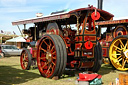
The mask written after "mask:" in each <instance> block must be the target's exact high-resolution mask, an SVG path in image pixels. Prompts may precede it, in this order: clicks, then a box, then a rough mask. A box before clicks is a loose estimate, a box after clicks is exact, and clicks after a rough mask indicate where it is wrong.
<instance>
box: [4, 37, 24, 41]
mask: <svg viewBox="0 0 128 85" xmlns="http://www.w3.org/2000/svg"><path fill="white" fill-rule="evenodd" d="M6 42H26V40H25V39H24V38H23V37H16V38H12V39H9V40H6Z"/></svg>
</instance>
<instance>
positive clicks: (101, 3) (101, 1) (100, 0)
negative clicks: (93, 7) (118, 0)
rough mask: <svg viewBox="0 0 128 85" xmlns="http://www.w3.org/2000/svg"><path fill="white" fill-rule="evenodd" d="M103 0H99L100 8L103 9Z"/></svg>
mask: <svg viewBox="0 0 128 85" xmlns="http://www.w3.org/2000/svg"><path fill="white" fill-rule="evenodd" d="M102 6H103V0H98V9H102Z"/></svg>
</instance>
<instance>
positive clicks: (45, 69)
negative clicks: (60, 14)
mask: <svg viewBox="0 0 128 85" xmlns="http://www.w3.org/2000/svg"><path fill="white" fill-rule="evenodd" d="M44 45H45V46H44ZM38 53H39V54H38V56H39V57H37V60H38V62H39V64H38V67H39V70H40V71H41V73H42V75H43V76H44V77H47V78H49V77H50V76H51V75H52V74H53V73H54V70H55V67H56V60H57V57H56V49H55V45H54V42H53V41H52V39H51V38H50V37H45V38H44V39H43V40H42V42H41V43H40V44H39V51H38Z"/></svg>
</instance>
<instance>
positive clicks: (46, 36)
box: [12, 6, 113, 78]
mask: <svg viewBox="0 0 128 85" xmlns="http://www.w3.org/2000/svg"><path fill="white" fill-rule="evenodd" d="M112 18H113V15H112V14H110V13H108V12H106V11H103V10H100V9H96V8H95V7H93V6H89V7H88V8H80V9H76V10H72V11H68V12H65V10H64V11H63V12H61V13H59V12H53V13H52V14H51V15H49V16H43V17H37V18H33V19H26V20H19V21H15V22H12V24H13V25H17V26H18V25H20V24H23V25H24V30H23V34H28V35H29V36H28V38H26V41H27V42H26V45H25V46H26V48H24V49H23V51H22V54H21V57H20V62H21V67H22V69H24V70H25V69H30V66H31V64H32V62H33V61H34V60H35V59H36V60H37V65H38V69H39V71H40V74H41V75H42V76H43V77H46V78H52V77H54V76H61V75H62V73H63V72H64V70H65V68H75V69H78V68H83V69H87V70H88V71H93V72H98V70H99V69H100V67H101V61H102V48H101V46H100V43H99V42H98V40H99V34H98V33H99V28H96V27H95V20H98V21H102V20H103V19H105V20H110V19H112ZM29 23H34V25H35V26H34V27H30V28H29V29H26V24H29ZM72 26H73V27H77V28H76V29H72ZM27 46H29V47H27Z"/></svg>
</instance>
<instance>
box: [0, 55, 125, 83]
mask: <svg viewBox="0 0 128 85" xmlns="http://www.w3.org/2000/svg"><path fill="white" fill-rule="evenodd" d="M19 58H20V57H19V56H15V57H5V58H1V59H0V85H76V79H77V75H78V72H75V73H76V74H75V75H76V76H69V75H66V76H64V78H61V79H59V80H52V79H47V78H43V77H42V76H41V75H40V73H39V71H38V69H31V70H22V69H21V67H20V61H19V60H20V59H19ZM98 73H99V74H101V75H102V81H103V85H108V84H109V83H110V82H114V83H115V78H118V75H119V73H126V72H121V71H117V70H113V69H112V67H111V65H105V64H102V67H101V69H100V71H99V72H98Z"/></svg>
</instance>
